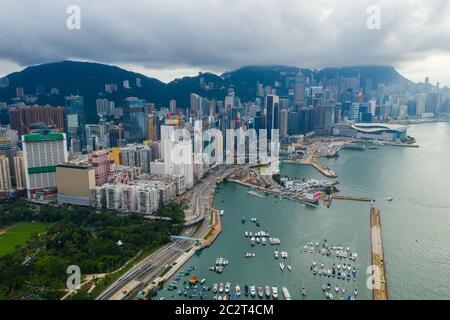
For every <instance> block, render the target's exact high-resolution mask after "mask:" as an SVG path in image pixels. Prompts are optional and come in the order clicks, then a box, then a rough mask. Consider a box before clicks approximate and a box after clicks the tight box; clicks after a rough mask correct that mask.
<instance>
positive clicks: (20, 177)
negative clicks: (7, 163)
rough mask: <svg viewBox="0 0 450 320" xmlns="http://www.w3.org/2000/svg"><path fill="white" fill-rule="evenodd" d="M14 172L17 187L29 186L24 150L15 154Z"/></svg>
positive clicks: (22, 188)
mask: <svg viewBox="0 0 450 320" xmlns="http://www.w3.org/2000/svg"><path fill="white" fill-rule="evenodd" d="M14 173H15V180H16V189H17V190H25V189H26V188H27V182H26V178H25V160H24V156H23V153H22V152H18V153H17V154H16V155H15V156H14Z"/></svg>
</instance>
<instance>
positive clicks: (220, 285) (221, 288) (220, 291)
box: [219, 282, 224, 293]
mask: <svg viewBox="0 0 450 320" xmlns="http://www.w3.org/2000/svg"><path fill="white" fill-rule="evenodd" d="M223 289H224V287H223V283H222V282H221V283H220V284H219V293H223Z"/></svg>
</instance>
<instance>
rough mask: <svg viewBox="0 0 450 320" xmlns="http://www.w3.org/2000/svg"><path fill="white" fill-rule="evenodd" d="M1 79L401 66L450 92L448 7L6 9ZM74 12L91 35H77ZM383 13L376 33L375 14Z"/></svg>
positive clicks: (328, 3) (273, 4)
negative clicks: (118, 70)
mask: <svg viewBox="0 0 450 320" xmlns="http://www.w3.org/2000/svg"><path fill="white" fill-rule="evenodd" d="M1 2H2V8H4V10H1V11H0V29H1V30H2V32H1V33H0V76H4V75H6V74H8V73H10V72H14V71H19V70H21V69H23V68H24V67H26V66H28V65H34V64H41V63H46V62H53V61H61V60H67V59H72V60H83V61H95V62H100V63H107V64H113V65H118V66H120V67H123V68H126V69H129V70H132V71H136V72H140V73H143V74H145V75H147V76H150V77H155V78H158V79H160V80H161V81H165V82H168V81H171V80H173V79H174V78H176V77H181V76H186V75H195V74H197V73H198V72H199V71H211V72H214V73H222V72H223V71H228V70H233V69H236V68H239V67H242V66H246V65H275V64H282V65H291V66H298V67H307V68H317V69H321V68H324V67H339V66H353V65H392V66H394V67H396V68H397V70H399V72H400V73H402V74H403V75H404V76H405V77H407V78H409V79H410V80H412V81H415V82H419V81H423V80H424V78H425V77H427V76H428V77H430V81H431V82H432V83H436V82H438V81H439V82H440V83H441V85H442V86H444V85H447V86H450V18H449V17H450V1H448V0H372V1H369V0H315V1H306V0H147V1H138V0H128V1H121V0H108V1H92V0H91V1H88V0H59V1H57V2H56V1H52V0H21V1H17V0H1ZM69 5H78V6H79V7H80V9H81V29H80V30H69V29H68V28H67V27H66V20H67V18H68V17H69V15H68V14H67V13H66V9H67V7H68V6H69ZM372 5H377V6H378V7H379V9H380V13H381V15H380V17H381V29H379V30H369V28H368V27H367V24H366V23H367V20H368V18H369V14H368V13H367V12H366V10H367V8H368V7H369V6H372Z"/></svg>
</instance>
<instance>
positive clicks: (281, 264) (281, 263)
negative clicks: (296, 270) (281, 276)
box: [280, 262, 284, 271]
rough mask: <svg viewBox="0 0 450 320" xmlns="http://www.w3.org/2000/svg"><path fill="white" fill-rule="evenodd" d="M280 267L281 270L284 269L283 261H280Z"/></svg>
mask: <svg viewBox="0 0 450 320" xmlns="http://www.w3.org/2000/svg"><path fill="white" fill-rule="evenodd" d="M280 269H281V271H283V270H284V263H283V262H280Z"/></svg>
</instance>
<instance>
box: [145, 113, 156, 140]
mask: <svg viewBox="0 0 450 320" xmlns="http://www.w3.org/2000/svg"><path fill="white" fill-rule="evenodd" d="M147 140H150V141H155V140H158V136H157V130H156V118H155V115H154V114H149V115H147Z"/></svg>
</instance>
